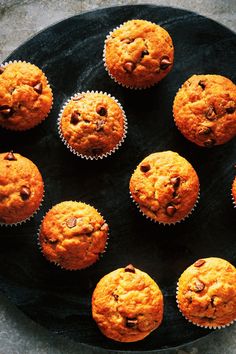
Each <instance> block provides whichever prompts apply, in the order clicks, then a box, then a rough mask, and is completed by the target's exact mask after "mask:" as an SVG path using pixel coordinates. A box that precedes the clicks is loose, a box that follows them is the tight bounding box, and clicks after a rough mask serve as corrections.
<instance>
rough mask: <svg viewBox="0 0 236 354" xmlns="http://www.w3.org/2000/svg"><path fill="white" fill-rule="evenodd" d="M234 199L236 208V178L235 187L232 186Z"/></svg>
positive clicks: (235, 179) (235, 180)
mask: <svg viewBox="0 0 236 354" xmlns="http://www.w3.org/2000/svg"><path fill="white" fill-rule="evenodd" d="M232 197H233V203H234V207H235V208H236V177H235V178H234V181H233V185H232Z"/></svg>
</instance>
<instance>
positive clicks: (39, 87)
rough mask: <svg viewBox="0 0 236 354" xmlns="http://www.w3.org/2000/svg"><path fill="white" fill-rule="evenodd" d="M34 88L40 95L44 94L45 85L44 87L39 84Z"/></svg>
mask: <svg viewBox="0 0 236 354" xmlns="http://www.w3.org/2000/svg"><path fill="white" fill-rule="evenodd" d="M33 88H34V91H36V92H37V93H38V94H39V95H40V94H41V93H42V90H43V85H42V83H41V82H39V83H38V84H37V85H35V86H34V87H33Z"/></svg>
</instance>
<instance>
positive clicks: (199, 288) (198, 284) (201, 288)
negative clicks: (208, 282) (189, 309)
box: [194, 280, 205, 293]
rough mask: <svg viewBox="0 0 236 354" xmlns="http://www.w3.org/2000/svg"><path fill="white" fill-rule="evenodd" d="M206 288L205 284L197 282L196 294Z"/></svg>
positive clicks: (195, 286)
mask: <svg viewBox="0 0 236 354" xmlns="http://www.w3.org/2000/svg"><path fill="white" fill-rule="evenodd" d="M204 288H205V284H204V283H203V282H202V281H201V280H196V282H195V284H194V291H195V292H196V293H199V292H201V291H202V290H203V289H204Z"/></svg>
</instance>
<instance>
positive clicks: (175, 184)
mask: <svg viewBox="0 0 236 354" xmlns="http://www.w3.org/2000/svg"><path fill="white" fill-rule="evenodd" d="M170 182H171V184H173V187H174V189H177V188H178V187H179V185H180V177H173V178H171V180H170Z"/></svg>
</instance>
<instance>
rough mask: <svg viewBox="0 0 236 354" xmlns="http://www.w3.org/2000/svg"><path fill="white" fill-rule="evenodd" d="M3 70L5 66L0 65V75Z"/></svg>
mask: <svg viewBox="0 0 236 354" xmlns="http://www.w3.org/2000/svg"><path fill="white" fill-rule="evenodd" d="M4 71H5V68H3V67H2V66H0V75H1V74H2V73H4Z"/></svg>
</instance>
